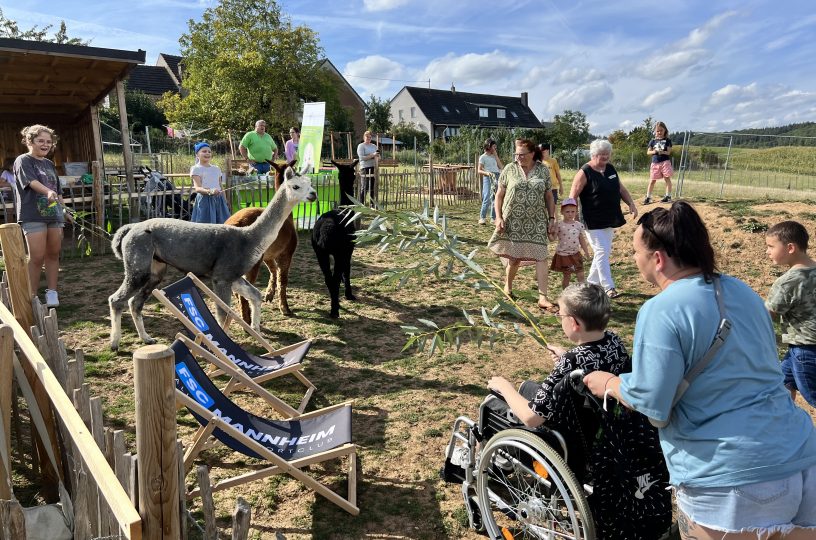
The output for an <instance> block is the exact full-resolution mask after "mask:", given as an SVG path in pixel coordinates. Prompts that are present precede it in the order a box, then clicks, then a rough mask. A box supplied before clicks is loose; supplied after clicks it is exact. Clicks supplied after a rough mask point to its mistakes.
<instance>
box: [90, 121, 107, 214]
mask: <svg viewBox="0 0 816 540" xmlns="http://www.w3.org/2000/svg"><path fill="white" fill-rule="evenodd" d="M90 112H91V131H92V132H93V155H94V158H93V160H92V163H91V173H92V174H93V209H94V214H95V215H96V225H97V226H99V227H102V228H104V227H105V211H104V210H105V206H104V201H105V174H104V173H105V171H103V170H102V163H103V162H104V156H103V155H102V132H101V128H100V126H99V108H98V107H97V106H96V105H91V107H90Z"/></svg>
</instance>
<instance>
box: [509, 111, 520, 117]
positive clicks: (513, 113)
mask: <svg viewBox="0 0 816 540" xmlns="http://www.w3.org/2000/svg"><path fill="white" fill-rule="evenodd" d="M510 114H512V115H513V118H518V115H517V114H516V113H515V112H513V111H510Z"/></svg>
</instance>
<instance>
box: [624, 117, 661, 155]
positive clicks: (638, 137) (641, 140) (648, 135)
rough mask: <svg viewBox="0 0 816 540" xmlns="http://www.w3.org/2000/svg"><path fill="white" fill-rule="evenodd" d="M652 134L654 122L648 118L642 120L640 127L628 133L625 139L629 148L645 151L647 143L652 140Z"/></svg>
mask: <svg viewBox="0 0 816 540" xmlns="http://www.w3.org/2000/svg"><path fill="white" fill-rule="evenodd" d="M653 134H654V120H653V119H652V117H651V116H649V117H647V118H645V119H644V120H643V123H642V124H641V125H639V126H637V127H636V128H634V129H633V130H632V131H630V132H629V136H628V137H626V142H627V143H628V145H629V146H630V147H634V148H642V149H644V151H645V149H646V147H647V146H649V141H650V140H651V139H652V135H653Z"/></svg>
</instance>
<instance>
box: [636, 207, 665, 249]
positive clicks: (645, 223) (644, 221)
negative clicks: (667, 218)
mask: <svg viewBox="0 0 816 540" xmlns="http://www.w3.org/2000/svg"><path fill="white" fill-rule="evenodd" d="M637 224H638V225H640V226H641V227H643V228H644V229H645V230H647V231H649V234H651V235H652V236H654V237H655V238H656V239H657V241H658V242H660V245H662V246H663V249H664V250H665V251H666V255H668V256H669V257H672V256H673V255H672V248H671V244H670V243H669V242H667V241H666V240H664V239H663V237H662V236H660V235H659V234H657V231H655V230H654V226H653V225H654V210H651V211H649V212H646V213H645V214H643V215H642V216H640V219H638V220H637Z"/></svg>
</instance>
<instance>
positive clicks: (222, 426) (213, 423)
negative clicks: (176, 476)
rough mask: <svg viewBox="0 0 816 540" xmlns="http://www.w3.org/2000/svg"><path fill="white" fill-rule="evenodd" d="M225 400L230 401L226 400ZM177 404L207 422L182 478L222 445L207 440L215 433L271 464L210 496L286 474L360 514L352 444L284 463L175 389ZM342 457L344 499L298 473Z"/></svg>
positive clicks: (198, 434) (195, 492)
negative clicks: (344, 464) (344, 465)
mask: <svg viewBox="0 0 816 540" xmlns="http://www.w3.org/2000/svg"><path fill="white" fill-rule="evenodd" d="M185 345H187V343H185ZM205 376H206V374H205ZM225 399H229V398H227V397H225ZM176 403H177V405H178V406H179V407H187V409H189V410H190V411H192V412H193V413H195V414H196V415H198V416H199V417H200V418H201V419H203V420H204V421H206V424H203V423H202V425H201V428H199V430H198V431H197V432H196V433H195V435H194V436H193V441H192V443H191V444H190V446H189V447H188V448H187V451H186V452H185V454H184V473H185V475H186V474H187V473H188V472H189V471H190V469H191V468H192V465H193V461H194V460H195V458H196V457H197V456H198V455H199V454H200V453H201V452H202V451H203V450H204V449H205V448H209V447H211V446H215V445H216V444H223V443H222V442H221V441H218V440H216V439H212V440H211V439H210V437H211V435H213V432H214V431H215V430H216V429H218V430H221V431H222V432H223V433H225V434H226V435H228V436H229V437H230V438H231V439H233V440H235V441H236V442H238V443H240V444H241V445H243V446H245V447H247V448H249V449H250V450H252V451H253V452H255V453H256V454H258V455H259V456H261V457H262V458H264V459H266V460H268V461H269V462H270V463H271V466H269V467H265V468H263V469H261V470H258V471H253V472H250V473H246V474H242V475H239V476H235V477H233V478H228V479H226V480H222V481H220V482H218V483H216V484H215V485H213V486H212V489H211V491H212V492H216V491H221V490H224V489H228V488H232V487H236V486H240V485H243V484H246V483H249V482H253V481H255V480H261V479H263V478H267V477H269V476H273V475H276V474H288V475H290V476H291V477H292V478H294V479H296V480H298V481H300V482H301V483H303V484H304V485H305V486H306V487H307V488H310V489H312V490H314V491H315V493H317V494H319V495H322V496H323V497H325V498H326V499H328V500H329V501H331V502H333V503H334V504H336V505H337V506H339V507H340V508H342V509H343V510H345V511H346V512H348V513H350V514H352V515H355V516H356V515H358V514H359V513H360V509H359V508H358V507H357V446H356V445H355V444H353V443H345V444H342V445H340V446H338V447H336V448H332V449H331V450H326V451H325V452H319V453H317V454H313V455H310V456H307V457H303V458H301V459H296V460H291V461H287V460H285V459H284V458H282V457H281V456H278V455H277V454H275V453H274V452H272V451H271V450H269V449H268V448H267V447H265V446H263V445H262V444H260V443H259V442H257V441H256V440H255V439H253V438H252V437H249V436H247V435H245V434H244V433H242V432H241V431H239V430H238V429H236V428H235V427H233V426H232V425H230V424H229V423H228V422H226V421H224V420H223V419H222V418H221V416H219V415H218V414H216V413H214V412H212V411H210V410H209V409H207V408H206V407H204V406H203V405H201V404H200V403H198V402H197V401H196V400H195V399H193V398H191V397H190V396H188V395H187V394H185V393H184V392H182V391H181V390H179V389H178V388H177V389H176ZM350 406H351V401H347V402H344V403H340V404H337V405H334V406H331V407H326V408H324V409H320V410H318V411H312V412H309V413H306V414H303V415H300V416H299V417H298V418H297V419H295V420H290V421H299V420H306V419H309V418H315V417H319V416H321V415H323V414H326V413H329V412H331V411H334V410H337V409H340V408H342V407H350ZM212 441H215V442H212ZM343 456H348V457H349V464H348V470H347V475H348V493H347V496H346V497H345V498H344V497H342V496H341V495H339V494H338V493H336V492H334V491H332V490H331V489H330V488H329V487H328V486H326V485H325V484H322V483H321V482H319V481H318V480H316V479H314V478H313V477H311V476H309V475H308V474H306V473H305V472H303V471H302V470H301V469H302V468H303V467H306V466H308V465H313V464H316V463H322V462H325V461H328V460H332V459H339V458H342V457H343ZM200 494H201V491H200V489H194V490H191V491H189V492H187V494H186V496H187V499H188V500H190V499H194V498H196V497H198V496H200Z"/></svg>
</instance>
